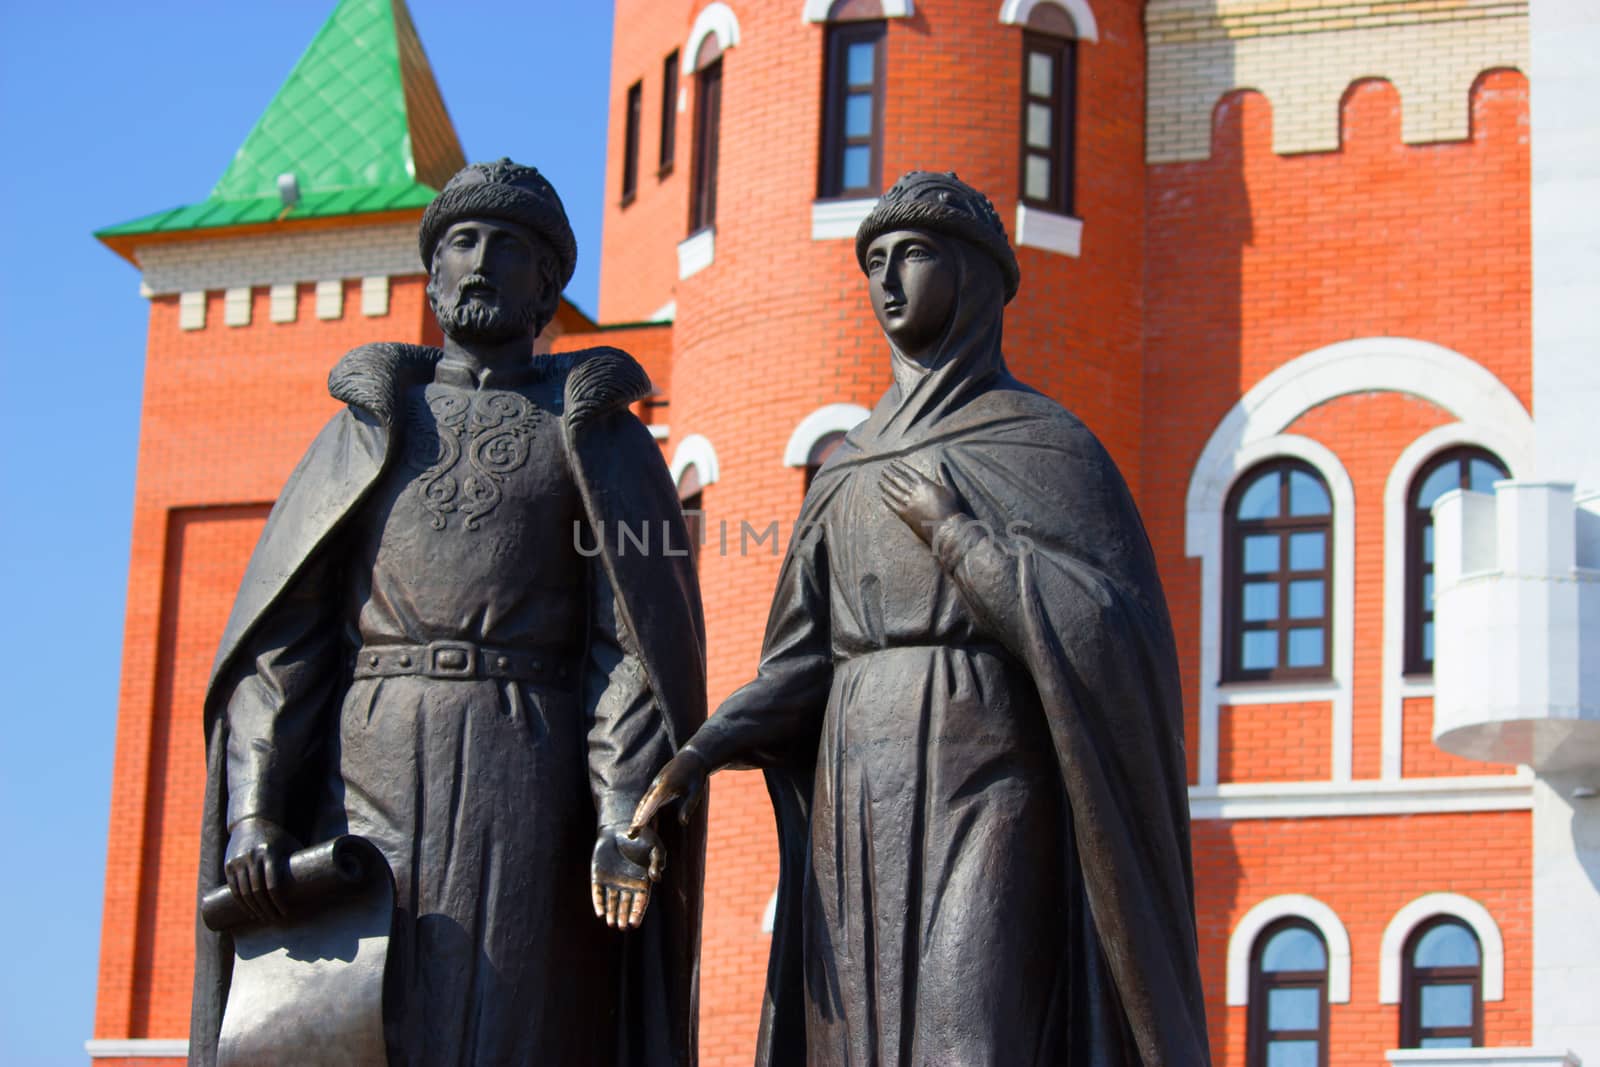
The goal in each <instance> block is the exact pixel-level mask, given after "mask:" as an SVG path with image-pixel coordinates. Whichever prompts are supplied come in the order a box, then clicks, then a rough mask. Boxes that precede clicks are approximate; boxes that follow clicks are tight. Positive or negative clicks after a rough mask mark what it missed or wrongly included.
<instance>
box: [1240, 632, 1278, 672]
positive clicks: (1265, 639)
mask: <svg viewBox="0 0 1600 1067" xmlns="http://www.w3.org/2000/svg"><path fill="white" fill-rule="evenodd" d="M1240 665H1241V666H1242V667H1244V669H1245V670H1247V671H1270V670H1271V669H1272V668H1274V667H1276V666H1277V665H1278V634H1277V632H1276V631H1274V630H1250V631H1247V632H1246V633H1245V635H1244V649H1243V655H1242V656H1241V657H1240Z"/></svg>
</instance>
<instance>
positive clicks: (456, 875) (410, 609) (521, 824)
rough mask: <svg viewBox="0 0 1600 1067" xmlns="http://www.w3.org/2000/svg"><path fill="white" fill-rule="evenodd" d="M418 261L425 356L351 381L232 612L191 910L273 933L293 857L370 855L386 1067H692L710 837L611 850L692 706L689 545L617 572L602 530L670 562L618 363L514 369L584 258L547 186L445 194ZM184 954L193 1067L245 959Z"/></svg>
mask: <svg viewBox="0 0 1600 1067" xmlns="http://www.w3.org/2000/svg"><path fill="white" fill-rule="evenodd" d="M419 243H420V251H421V255H422V261H423V263H424V265H425V267H426V269H427V270H428V272H429V282H428V295H429V298H430V300H431V302H432V304H433V308H434V312H435V314H436V315H437V317H438V320H439V324H440V326H441V328H442V330H443V333H444V347H443V350H442V351H441V350H438V349H433V348H426V347H420V346H412V345H402V344H375V345H365V346H362V347H360V348H357V349H355V350H354V351H352V352H350V353H349V354H348V355H346V356H345V357H344V358H343V359H342V360H341V361H340V362H339V364H338V366H337V367H336V368H335V369H334V370H333V372H332V374H331V376H330V378H329V387H330V391H331V392H332V394H333V396H334V397H335V398H337V399H339V400H342V401H344V402H345V403H346V404H347V405H348V407H347V408H346V409H344V410H342V411H340V412H339V414H338V415H336V416H335V417H334V418H333V420H332V421H331V422H330V423H329V424H328V425H327V427H326V428H325V429H324V430H323V431H322V433H321V434H320V435H319V436H318V437H317V438H316V440H315V441H314V442H312V444H311V446H310V448H309V450H308V451H307V452H306V455H305V458H304V459H303V460H302V461H301V462H300V465H299V466H298V467H297V468H296V469H295V471H294V473H293V474H292V475H291V476H290V479H289V482H288V484H287V485H286V487H285V488H284V491H283V494H282V496H281V497H280V498H279V500H278V503H277V505H276V506H275V507H274V509H273V511H272V514H271V516H270V517H269V518H268V520H267V524H266V528H265V530H264V532H263V533H262V536H261V540H260V543H259V544H258V545H257V547H256V550H255V553H254V555H253V556H252V558H251V561H250V565H249V569H248V571H247V573H246V576H245V579H244V582H243V586H242V588H241V590H240V592H239V597H238V600H237V602H236V603H235V605H234V610H233V614H232V616H231V617H230V619H229V621H228V624H227V629H226V631H225V634H224V636H223V639H222V644H221V649H220V650H219V652H218V654H217V660H216V666H215V670H214V672H213V676H212V680H211V685H210V688H209V690H208V692H207V695H206V702H205V725H206V732H207V743H208V759H209V784H208V791H207V802H206V818H205V825H204V832H203V844H202V850H201V875H200V881H201V889H202V892H204V891H206V890H209V889H211V888H213V887H215V886H217V885H219V884H221V883H223V882H224V881H225V882H226V884H228V885H229V886H230V887H231V888H232V891H233V894H234V896H235V897H236V898H237V899H238V900H239V902H240V903H241V904H243V905H244V906H245V907H246V908H247V909H249V910H250V912H251V913H252V914H254V915H256V916H257V917H259V918H260V919H261V920H262V921H264V922H275V921H290V920H292V916H288V917H286V915H285V913H286V912H287V911H288V910H289V907H288V902H287V899H286V895H285V894H284V893H283V891H282V890H283V888H284V879H285V876H286V867H285V863H284V860H285V857H286V856H287V855H288V853H289V852H290V851H291V850H293V849H294V848H296V847H298V845H301V844H310V843H311V842H316V841H324V840H328V839H330V838H332V837H334V836H336V835H341V834H354V835H359V836H362V837H365V838H367V839H368V840H370V841H371V842H373V843H374V844H376V845H377V846H378V848H379V849H380V850H381V852H382V853H383V855H384V857H385V858H386V859H387V861H388V863H389V866H390V868H391V869H392V871H393V875H394V883H395V918H394V922H393V928H392V932H391V935H390V943H389V947H388V965H387V972H386V973H385V975H384V979H383V1031H384V1043H385V1044H386V1046H387V1050H388V1051H387V1055H388V1059H389V1062H390V1063H395V1064H419V1065H428V1067H434V1065H457V1064H461V1065H465V1064H478V1065H484V1067H490V1065H494V1067H501V1065H513V1064H529V1065H532V1064H554V1063H586V1064H629V1065H634V1064H638V1065H644V1064H671V1065H690V1064H692V1063H693V1062H694V1059H695V1011H696V975H697V971H698V967H697V959H698V951H699V923H700V888H701V885H700V882H701V876H702V871H703V859H704V832H705V830H704V822H703V820H702V821H701V822H699V823H697V824H694V825H691V826H687V827H673V828H671V832H670V833H666V834H664V835H663V836H664V837H665V838H666V840H665V842H663V841H662V840H661V839H659V838H649V837H641V838H639V839H630V838H628V837H627V836H625V833H624V832H625V830H626V828H627V824H628V817H629V815H630V814H631V812H632V811H633V810H634V806H635V804H636V803H637V801H638V800H639V798H640V796H641V795H642V794H643V792H644V790H645V788H646V786H647V785H648V784H649V782H650V780H651V777H652V775H654V774H655V772H656V771H657V770H658V769H659V768H660V767H661V766H662V765H663V764H664V763H665V762H666V761H667V759H668V758H669V757H670V756H671V754H672V752H673V751H674V749H675V748H676V747H677V746H678V745H679V744H681V743H682V741H683V740H684V739H686V738H687V737H688V736H689V735H690V734H691V733H692V732H693V730H694V729H695V727H696V726H697V725H698V724H699V723H700V722H701V721H703V720H704V715H705V708H704V704H705V673H704V672H705V667H704V639H703V626H702V622H701V616H700V603H699V590H698V587H697V584H696V579H695V574H694V571H693V569H692V568H691V567H690V566H689V565H688V559H687V554H686V553H682V552H680V553H677V554H673V553H662V552H656V553H654V554H650V555H644V554H641V553H637V552H635V553H631V554H627V555H623V554H619V553H617V552H616V551H614V548H615V546H616V544H617V541H618V538H617V537H616V536H615V534H614V531H615V527H616V526H617V524H618V523H629V524H632V525H634V526H635V527H637V526H638V525H639V524H641V523H648V524H649V526H650V527H651V529H652V532H653V533H655V534H656V535H657V536H658V537H659V536H661V535H662V534H664V535H665V536H666V538H667V540H668V542H669V543H671V544H676V545H678V546H686V545H687V544H688V536H687V531H686V529H685V527H684V521H683V517H682V512H681V510H680V508H679V505H678V501H677V495H676V493H675V492H674V489H673V486H672V484H671V480H670V478H669V476H668V473H667V470H666V467H665V465H664V463H663V462H662V460H661V456H660V453H659V451H658V448H657V446H656V444H655V443H654V442H653V441H652V439H651V437H650V435H649V433H648V432H647V430H646V429H645V427H644V426H643V425H642V424H641V423H640V422H639V420H638V419H637V418H635V416H634V415H633V414H632V413H631V412H630V410H629V407H628V405H630V404H631V403H633V402H635V401H637V400H639V399H641V398H643V397H644V396H646V395H647V394H648V393H649V391H650V383H649V379H648V377H647V376H646V375H645V373H644V371H643V370H642V369H641V368H640V367H639V365H638V364H637V363H636V362H634V360H633V359H632V358H631V357H629V356H628V355H627V354H626V353H624V352H621V351H618V350H616V349H609V348H594V349H588V350H585V351H581V352H574V353H569V354H563V355H539V356H536V355H534V352H533V343H534V339H535V338H536V337H537V336H538V334H539V333H540V331H541V330H542V329H543V327H544V326H545V324H546V323H548V322H549V320H550V318H551V317H552V316H553V315H554V313H555V310H556V308H557V302H558V300H559V298H560V293H561V290H562V288H563V287H564V286H565V285H566V283H567V281H568V280H569V279H570V278H571V276H572V270H573V264H574V261H575V258H576V246H575V243H574V239H573V235H572V230H571V228H570V226H569V225H568V222H567V218H566V214H565V211H564V209H563V207H562V205H561V201H560V199H559V198H558V197H557V196H556V193H555V190H554V189H553V188H552V187H551V186H550V184H549V183H548V182H547V181H546V180H545V179H544V178H543V177H542V176H541V175H540V174H539V172H538V171H537V170H534V169H532V168H530V167H523V166H518V165H516V164H514V163H512V162H510V161H509V160H501V161H499V162H496V163H490V164H479V165H474V166H470V167H467V168H466V169H464V170H462V171H461V172H460V173H459V174H457V175H456V176H455V177H454V178H452V179H451V180H450V182H449V183H448V184H447V185H446V186H445V188H444V189H443V190H442V191H441V192H440V194H439V196H438V197H437V198H436V199H435V200H434V201H433V203H432V204H431V205H430V206H429V207H428V209H427V211H426V213H425V214H424V216H423V220H422V225H421V231H420V235H419ZM634 532H636V533H637V530H635V531H634ZM657 543H658V544H659V543H660V542H659V541H658V542H657ZM595 544H598V545H599V546H600V551H599V553H598V554H592V553H593V549H592V548H589V547H588V546H593V545H595ZM664 851H665V853H667V854H670V856H671V861H672V862H671V865H670V868H669V869H667V870H666V871H665V872H663V870H662V859H663V852H664ZM658 880H659V881H658ZM647 905H648V915H647V913H646V908H647ZM199 949H200V951H199V958H198V961H197V967H196V988H195V1009H194V1015H193V1035H192V1039H191V1050H192V1051H191V1057H192V1060H193V1061H194V1062H198V1063H202V1064H205V1063H209V1062H211V1057H213V1056H214V1055H215V1050H216V1040H217V1032H218V1026H219V1021H220V1018H221V1013H222V1010H223V1005H224V1004H225V1003H226V997H227V990H228V983H229V975H230V973H231V967H232V963H233V953H232V947H231V943H230V941H229V939H228V937H227V936H226V935H219V934H214V933H212V932H211V931H209V930H207V929H205V928H204V927H202V928H201V930H200V946H199ZM286 1055H290V1058H287V1059H285V1060H284V1062H292V1054H286Z"/></svg>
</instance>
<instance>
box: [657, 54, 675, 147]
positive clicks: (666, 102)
mask: <svg viewBox="0 0 1600 1067" xmlns="http://www.w3.org/2000/svg"><path fill="white" fill-rule="evenodd" d="M677 151H678V53H677V52H673V53H672V54H671V55H669V56H668V57H667V58H666V60H665V61H664V62H662V64H661V154H660V164H659V166H658V167H657V168H656V173H657V174H658V175H659V176H660V177H663V178H665V177H666V176H667V175H668V174H671V173H672V163H673V160H674V159H675V158H676V156H677Z"/></svg>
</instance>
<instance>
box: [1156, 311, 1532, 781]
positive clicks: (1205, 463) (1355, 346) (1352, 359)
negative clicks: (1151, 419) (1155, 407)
mask: <svg viewBox="0 0 1600 1067" xmlns="http://www.w3.org/2000/svg"><path fill="white" fill-rule="evenodd" d="M1362 392H1397V393H1406V394H1408V395H1411V396H1416V397H1419V398H1421V399H1423V400H1427V401H1429V402H1431V403H1433V404H1437V405H1438V406H1439V407H1441V408H1444V409H1445V410H1446V411H1448V412H1450V413H1451V414H1453V415H1455V416H1456V417H1457V418H1458V419H1460V420H1461V421H1462V422H1464V423H1467V424H1468V425H1470V426H1479V427H1481V426H1495V427H1498V428H1499V434H1498V435H1497V436H1496V437H1495V438H1494V439H1495V440H1500V439H1502V438H1504V439H1508V440H1512V441H1521V442H1526V443H1527V444H1525V445H1524V448H1523V449H1518V450H1513V454H1517V455H1522V454H1525V453H1526V451H1527V450H1530V449H1531V447H1532V446H1531V442H1532V440H1533V422H1532V419H1531V418H1530V417H1529V415H1528V412H1527V410H1526V409H1525V408H1524V407H1523V406H1522V402H1521V401H1519V400H1518V399H1517V397H1516V394H1515V393H1513V392H1512V391H1511V390H1510V389H1509V388H1507V387H1506V385H1505V384H1504V383H1503V382H1501V381H1500V379H1499V378H1497V377H1495V375H1494V374H1493V373H1492V372H1491V371H1489V370H1488V369H1487V368H1486V367H1484V366H1482V365H1481V364H1479V363H1476V362H1474V361H1473V360H1470V359H1468V358H1467V357H1466V356H1463V355H1461V354H1460V353H1458V352H1452V351H1451V350H1450V349H1448V348H1445V347H1443V346H1441V345H1436V344H1431V343H1429V342H1427V341H1417V340H1412V339H1410V338H1405V337H1366V338H1359V339H1356V340H1353V341H1340V342H1339V343H1337V344H1332V345H1328V346H1326V347H1324V348H1319V349H1316V350H1315V351H1312V352H1308V353H1306V354H1305V355H1303V356H1300V357H1298V358H1296V359H1292V360H1290V361H1289V362H1288V363H1285V364H1284V365H1283V366H1281V367H1279V368H1278V369H1277V370H1275V371H1273V372H1272V373H1271V374H1268V375H1267V376H1266V377H1265V378H1263V379H1261V381H1260V382H1258V383H1256V385H1255V387H1254V388H1252V389H1251V390H1250V391H1249V392H1247V393H1246V394H1245V395H1244V396H1243V397H1241V398H1240V400H1239V401H1238V403H1236V404H1234V405H1233V407H1232V408H1231V409H1229V411H1228V413H1227V414H1226V415H1224V416H1223V418H1222V420H1221V421H1220V422H1218V424H1217V427H1216V429H1215V430H1213V431H1212V433H1211V436H1210V438H1209V439H1208V440H1207V441H1206V444H1205V447H1204V448H1203V449H1202V450H1201V452H1200V458H1199V460H1198V461H1196V463H1195V466H1194V471H1193V473H1192V474H1191V475H1190V478H1189V490H1188V495H1187V499H1186V501H1185V510H1186V512H1187V516H1186V521H1185V536H1184V544H1185V552H1186V553H1187V554H1188V555H1189V556H1191V557H1199V558H1200V561H1201V564H1200V572H1201V581H1200V589H1201V596H1200V601H1201V603H1200V612H1201V617H1200V781H1199V786H1200V787H1201V788H1203V789H1210V788H1215V786H1216V784H1217V714H1218V708H1219V706H1220V703H1221V696H1222V694H1221V692H1220V691H1219V675H1220V660H1221V640H1222V506H1223V502H1224V501H1225V500H1226V499H1227V493H1228V488H1229V487H1230V486H1231V485H1232V484H1233V480H1234V478H1235V477H1237V476H1238V474H1239V473H1240V472H1241V471H1242V470H1244V469H1245V467H1247V466H1249V465H1250V463H1252V462H1255V461H1257V460H1259V459H1261V458H1264V456H1265V455H1267V454H1271V453H1270V452H1266V453H1264V452H1263V445H1264V443H1265V442H1267V441H1269V440H1270V439H1274V438H1276V439H1278V440H1280V441H1281V440H1283V439H1284V438H1282V437H1280V436H1279V435H1281V434H1282V433H1283V431H1284V430H1285V429H1286V428H1287V427H1288V426H1289V425H1290V424H1292V423H1293V422H1294V421H1295V420H1296V419H1298V418H1299V417H1300V416H1301V415H1303V414H1305V413H1306V412H1307V411H1310V410H1311V409H1312V408H1315V407H1317V406H1318V405H1320V404H1324V403H1327V402H1328V401H1330V400H1334V399H1337V398H1338V397H1341V396H1347V395H1349V394H1351V393H1362ZM1300 440H1304V439H1300ZM1271 447H1276V446H1271ZM1317 448H1318V449H1320V450H1321V453H1322V454H1326V455H1327V456H1328V457H1329V458H1331V453H1327V450H1326V449H1323V448H1321V446H1320V445H1319V446H1317ZM1285 454H1292V453H1285ZM1502 456H1504V457H1505V458H1506V460H1507V462H1513V461H1512V459H1511V457H1510V456H1509V455H1506V454H1505V453H1502ZM1301 458H1303V459H1306V461H1307V462H1309V463H1311V464H1312V465H1313V466H1315V467H1317V468H1318V469H1319V470H1321V471H1322V472H1323V475H1324V477H1327V476H1328V473H1329V471H1328V470H1327V469H1325V464H1324V463H1319V462H1317V461H1316V460H1313V459H1312V458H1310V456H1309V455H1305V456H1301ZM1333 466H1334V467H1337V468H1338V470H1339V471H1340V474H1341V477H1342V478H1343V481H1344V482H1345V483H1346V484H1347V485H1348V481H1349V478H1348V476H1347V475H1344V474H1343V468H1342V466H1339V465H1338V462H1337V460H1334V462H1333ZM1329 488H1330V489H1332V490H1333V491H1334V493H1335V503H1334V508H1335V511H1334V541H1335V544H1334V567H1335V568H1336V570H1335V574H1334V595H1335V602H1334V610H1335V612H1337V613H1338V614H1336V615H1335V618H1334V627H1335V629H1334V634H1333V638H1334V650H1335V651H1334V663H1333V670H1334V679H1335V683H1336V684H1340V685H1342V687H1343V697H1342V699H1343V702H1344V707H1343V708H1342V709H1341V706H1340V703H1341V697H1340V693H1339V692H1338V691H1337V690H1330V689H1328V688H1327V687H1322V688H1321V689H1320V690H1319V689H1317V688H1316V687H1314V686H1298V687H1293V688H1294V690H1295V691H1296V694H1297V695H1289V694H1288V693H1287V692H1286V691H1285V689H1284V688H1273V689H1268V688H1263V687H1260V686H1252V687H1251V690H1250V692H1251V693H1252V694H1254V695H1253V696H1247V695H1245V694H1243V693H1239V694H1231V695H1230V698H1229V699H1230V703H1237V702H1240V701H1242V700H1246V699H1255V700H1263V699H1270V700H1273V701H1282V700H1284V699H1307V700H1323V699H1329V698H1330V697H1331V698H1332V699H1333V700H1334V717H1335V719H1336V720H1339V719H1341V718H1342V719H1343V721H1344V723H1346V724H1347V723H1348V721H1349V715H1350V711H1349V686H1350V667H1349V664H1348V662H1346V663H1345V664H1343V665H1341V661H1340V647H1341V645H1340V642H1341V641H1342V642H1343V648H1344V649H1345V650H1346V653H1345V654H1346V655H1347V656H1348V654H1349V652H1348V650H1349V649H1350V646H1351V634H1352V630H1351V627H1352V626H1353V622H1354V620H1353V618H1352V612H1351V610H1350V608H1349V607H1345V606H1342V604H1341V601H1340V600H1339V599H1338V598H1339V596H1340V593H1341V591H1340V587H1339V586H1340V581H1341V577H1340V576H1341V575H1343V576H1344V578H1343V580H1347V581H1353V580H1354V566H1353V562H1354V558H1353V555H1350V556H1346V557H1344V559H1345V562H1344V563H1342V564H1341V562H1340V561H1341V556H1340V552H1341V550H1343V551H1344V552H1346V553H1349V552H1352V551H1353V548H1352V545H1351V542H1352V541H1353V527H1349V528H1346V527H1344V526H1343V525H1342V523H1341V520H1340V515H1341V514H1343V515H1344V516H1347V517H1348V519H1349V520H1350V521H1353V519H1354V510H1355V509H1354V493H1353V492H1352V493H1351V502H1350V504H1349V505H1348V506H1345V507H1343V508H1341V507H1340V506H1339V502H1338V495H1337V494H1338V492H1339V491H1340V490H1339V489H1337V488H1335V484H1334V480H1333V479H1332V478H1329ZM1351 595H1352V597H1353V595H1354V594H1353V586H1352V594H1351ZM1337 729H1338V728H1337V727H1336V730H1337ZM1339 744H1342V745H1343V750H1342V751H1341V749H1340V747H1338V746H1339ZM1349 744H1350V742H1349V733H1348V730H1344V731H1343V738H1342V741H1341V740H1340V738H1339V735H1338V734H1337V733H1336V746H1335V749H1334V773H1333V777H1334V779H1335V780H1349V778H1350V777H1351V775H1350V751H1349Z"/></svg>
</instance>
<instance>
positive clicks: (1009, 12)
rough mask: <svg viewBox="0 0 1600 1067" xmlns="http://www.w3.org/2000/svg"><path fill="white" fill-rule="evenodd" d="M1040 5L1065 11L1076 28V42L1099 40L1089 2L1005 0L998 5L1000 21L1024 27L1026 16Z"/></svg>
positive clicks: (1071, 0) (1098, 29)
mask: <svg viewBox="0 0 1600 1067" xmlns="http://www.w3.org/2000/svg"><path fill="white" fill-rule="evenodd" d="M1040 4H1054V5H1055V6H1056V7H1059V8H1060V9H1061V10H1063V11H1065V12H1066V13H1067V17H1068V18H1070V19H1071V20H1072V25H1073V26H1074V27H1076V28H1077V31H1078V40H1080V41H1098V40H1099V39H1100V27H1099V25H1098V24H1097V23H1096V22H1095V20H1094V12H1093V11H1091V10H1089V0H1005V3H1003V4H1001V5H1000V21H1001V22H1003V23H1005V24H1006V25H1008V26H1026V25H1027V24H1028V16H1029V15H1031V14H1033V9H1034V8H1036V7H1038V6H1039V5H1040Z"/></svg>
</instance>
